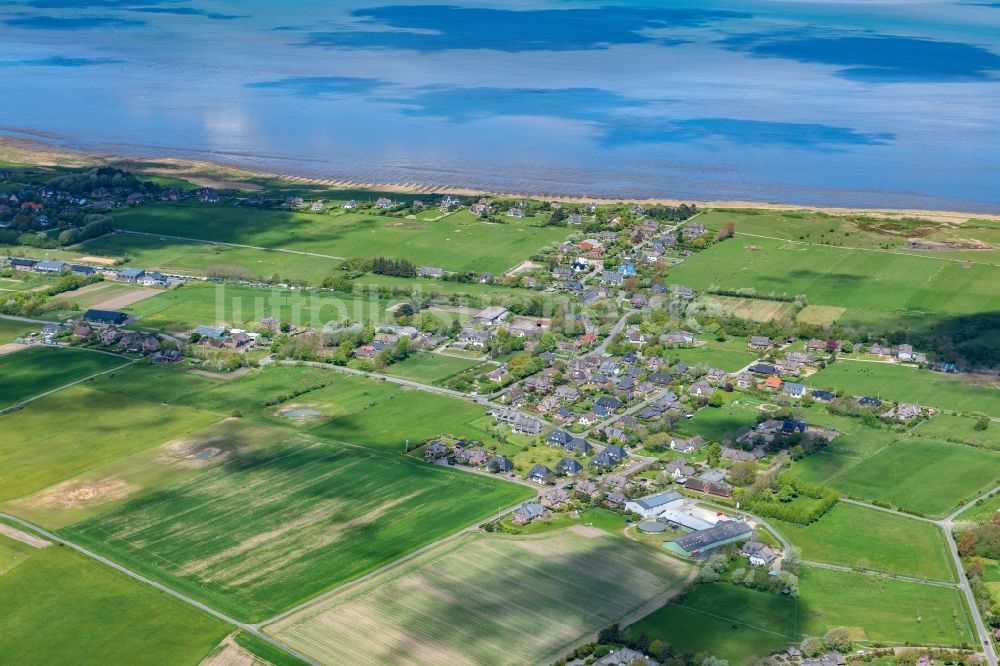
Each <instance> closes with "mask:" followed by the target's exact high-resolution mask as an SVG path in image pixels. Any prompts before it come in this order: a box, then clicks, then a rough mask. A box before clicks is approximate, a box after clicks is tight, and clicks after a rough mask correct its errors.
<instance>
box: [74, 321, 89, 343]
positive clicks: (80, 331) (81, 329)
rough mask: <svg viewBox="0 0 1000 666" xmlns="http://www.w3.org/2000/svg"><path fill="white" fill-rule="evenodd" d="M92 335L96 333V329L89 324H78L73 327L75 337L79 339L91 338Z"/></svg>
mask: <svg viewBox="0 0 1000 666" xmlns="http://www.w3.org/2000/svg"><path fill="white" fill-rule="evenodd" d="M92 335H94V329H92V328H90V327H89V326H85V325H83V324H77V325H76V326H74V327H73V337H74V338H76V339H77V340H89V339H90V337H91V336H92Z"/></svg>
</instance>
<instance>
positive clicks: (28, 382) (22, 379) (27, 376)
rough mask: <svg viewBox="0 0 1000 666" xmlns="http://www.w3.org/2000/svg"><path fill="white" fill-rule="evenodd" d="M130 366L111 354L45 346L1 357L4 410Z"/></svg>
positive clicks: (0, 390)
mask: <svg viewBox="0 0 1000 666" xmlns="http://www.w3.org/2000/svg"><path fill="white" fill-rule="evenodd" d="M128 363H130V361H129V360H128V359H127V358H124V357H121V356H113V355H111V354H102V353H99V352H92V351H86V350H83V349H63V348H54V347H41V346H38V347H29V348H28V349H23V350H21V351H19V352H16V353H14V354H7V355H6V356H0V379H2V381H0V408H3V407H8V406H10V405H12V404H14V403H16V402H19V401H21V400H24V399H26V398H30V397H32V396H36V395H40V394H42V393H45V392H46V391H51V390H53V389H57V388H59V387H60V386H65V385H66V384H70V383H72V382H75V381H79V380H81V379H83V378H84V377H88V376H90V375H93V374H96V373H99V372H104V371H106V370H111V369H112V368H116V367H120V366H123V365H127V364H128Z"/></svg>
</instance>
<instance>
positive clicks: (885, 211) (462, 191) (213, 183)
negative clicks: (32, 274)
mask: <svg viewBox="0 0 1000 666" xmlns="http://www.w3.org/2000/svg"><path fill="white" fill-rule="evenodd" d="M0 161H8V162H11V163H19V164H25V165H38V166H52V167H82V166H88V165H90V166H117V167H121V168H126V169H129V170H133V171H136V172H139V173H145V174H149V175H153V176H163V177H173V178H179V179H184V180H188V181H189V182H191V183H193V184H195V185H199V186H201V187H215V188H219V189H242V190H247V191H255V190H260V189H264V188H263V187H262V186H261V185H259V184H257V183H255V182H253V181H255V180H261V179H267V180H273V181H278V182H282V183H287V184H288V185H289V186H296V185H298V186H307V187H308V186H315V187H324V188H330V189H353V190H371V191H372V192H385V193H395V194H450V195H453V196H462V197H476V196H489V197H503V198H524V199H533V200H537V201H559V202H563V203H572V204H584V203H595V204H598V205H608V204H620V203H640V204H643V205H666V206H678V205H680V204H682V203H687V204H692V203H693V204H695V205H697V206H698V207H699V208H730V209H736V210H752V209H766V210H784V211H793V210H795V211H811V212H819V213H826V214H829V215H866V216H872V217H885V218H900V217H914V218H920V219H924V220H928V221H931V222H937V223H940V224H953V225H959V224H963V223H965V222H966V221H968V220H970V219H980V220H990V221H995V222H1000V212H998V213H981V212H964V211H954V210H928V209H914V208H888V207H886V208H855V207H846V206H844V207H841V206H816V205H810V204H790V203H775V202H766V201H748V200H716V201H708V200H706V201H698V200H684V199H671V198H649V199H639V198H620V199H616V198H608V197H589V196H586V195H581V194H576V195H565V196H564V195H539V194H531V195H527V194H523V193H519V192H499V191H483V190H474V189H469V188H463V187H436V186H435V187H432V186H426V185H421V184H419V183H375V182H372V183H365V182H358V181H349V180H332V179H324V178H311V177H305V176H296V175H294V174H286V173H275V172H268V171H263V170H253V169H246V168H242V167H233V166H229V165H225V164H221V163H218V162H211V161H207V160H194V159H184V158H177V157H169V156H165V157H159V158H139V157H130V156H124V155H112V154H106V155H105V154H97V153H90V154H88V153H83V152H75V151H70V150H66V149H63V148H58V147H55V146H53V145H51V144H47V143H45V142H43V141H40V140H34V139H24V138H14V137H9V136H0Z"/></svg>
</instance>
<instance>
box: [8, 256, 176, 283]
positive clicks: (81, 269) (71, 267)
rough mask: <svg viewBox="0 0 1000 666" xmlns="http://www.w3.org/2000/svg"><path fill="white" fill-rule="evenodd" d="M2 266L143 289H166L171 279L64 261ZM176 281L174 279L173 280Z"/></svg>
mask: <svg viewBox="0 0 1000 666" xmlns="http://www.w3.org/2000/svg"><path fill="white" fill-rule="evenodd" d="M2 265H3V266H6V267H10V268H11V269H13V270H15V271H30V272H34V273H42V274H46V275H63V274H69V275H79V276H82V277H91V276H94V275H98V274H100V275H103V276H104V277H105V278H108V279H111V280H120V281H122V282H133V283H135V284H138V285H141V286H143V287H168V286H170V281H171V279H172V278H170V277H168V276H166V275H164V274H162V273H157V272H155V271H146V270H145V269H142V268H122V269H116V268H110V267H106V266H102V267H94V266H87V265H84V264H73V263H69V262H66V261H56V260H52V259H28V258H25V257H5V258H4V260H3V264H2ZM175 279H176V278H175Z"/></svg>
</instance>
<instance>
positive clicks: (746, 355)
mask: <svg viewBox="0 0 1000 666" xmlns="http://www.w3.org/2000/svg"><path fill="white" fill-rule="evenodd" d="M664 355H665V356H666V357H667V358H668V359H671V360H673V359H677V360H679V361H681V362H682V363H686V364H687V365H690V366H703V367H706V368H722V369H723V370H725V371H726V372H736V371H737V370H740V369H742V368H744V367H746V366H747V365H749V364H750V363H753V362H754V361H756V360H757V359H758V358H759V357H758V355H757V354H754V353H752V352H750V351H748V350H747V349H746V347H745V345H743V344H738V345H734V344H732V343H720V342H715V341H714V340H712V341H707V342H705V343H704V344H703V345H701V346H698V347H682V348H678V349H668V350H666V351H665V352H664Z"/></svg>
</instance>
